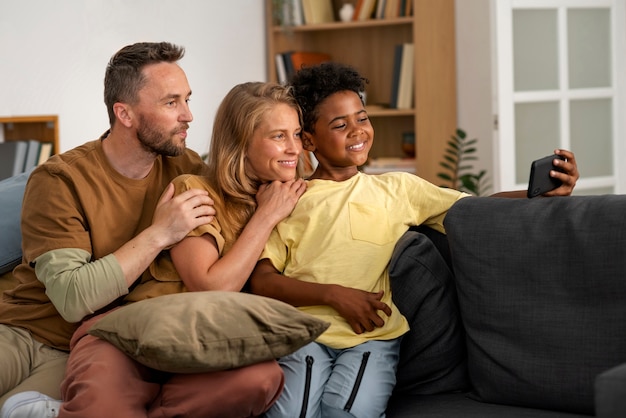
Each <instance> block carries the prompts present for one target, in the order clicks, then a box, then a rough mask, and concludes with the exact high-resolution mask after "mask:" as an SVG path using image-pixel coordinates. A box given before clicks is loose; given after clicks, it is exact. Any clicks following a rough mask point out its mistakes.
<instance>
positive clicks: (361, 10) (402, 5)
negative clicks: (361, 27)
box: [276, 0, 413, 26]
mask: <svg viewBox="0 0 626 418" xmlns="http://www.w3.org/2000/svg"><path fill="white" fill-rule="evenodd" d="M348 2H350V3H352V4H353V5H354V14H353V16H352V20H353V21H363V20H368V19H387V18H394V17H403V16H411V15H413V0H348ZM335 20H336V19H335V10H334V9H333V1H332V0H283V1H282V2H281V9H280V10H279V11H278V13H277V20H276V23H278V24H279V25H282V26H300V25H312V24H319V23H330V22H334V21H335Z"/></svg>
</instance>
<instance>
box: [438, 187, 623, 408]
mask: <svg viewBox="0 0 626 418" xmlns="http://www.w3.org/2000/svg"><path fill="white" fill-rule="evenodd" d="M624 214H626V196H615V195H606V196H572V197H552V198H537V199H504V198H466V199H462V200H460V201H459V202H457V203H455V205H454V206H453V207H452V208H451V209H450V211H449V213H448V214H447V216H446V219H445V223H444V224H445V227H446V231H447V234H448V241H449V245H450V251H451V254H452V261H453V266H454V273H455V280H456V285H457V291H458V298H459V306H460V310H461V316H462V318H463V323H464V325H465V330H466V334H467V350H468V371H469V376H470V380H471V382H472V385H473V388H474V391H475V395H476V396H477V397H478V398H479V399H482V400H484V401H487V402H495V403H503V404H511V405H521V406H529V407H535V408H546V409H555V410H562V411H570V412H576V413H586V414H593V411H594V402H593V398H594V379H595V376H596V375H597V374H599V373H601V372H603V371H605V370H607V369H609V368H611V367H613V366H615V365H617V364H620V363H622V362H624V361H625V360H626V321H625V320H624V318H626V303H624V301H625V300H626V280H624V274H625V273H624V272H625V271H626V257H625V255H626V253H625V252H624V251H625V248H626V216H624Z"/></svg>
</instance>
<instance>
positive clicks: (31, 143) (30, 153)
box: [22, 139, 41, 173]
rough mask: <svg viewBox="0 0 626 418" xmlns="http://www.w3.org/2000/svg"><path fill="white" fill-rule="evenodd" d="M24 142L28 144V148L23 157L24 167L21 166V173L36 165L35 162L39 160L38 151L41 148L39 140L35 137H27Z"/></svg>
mask: <svg viewBox="0 0 626 418" xmlns="http://www.w3.org/2000/svg"><path fill="white" fill-rule="evenodd" d="M25 142H26V144H27V145H28V148H27V150H26V157H25V158H24V168H22V173H23V172H25V171H28V170H30V169H31V168H33V167H36V166H37V163H38V162H39V151H40V149H41V142H39V141H37V140H36V139H29V140H27V141H25Z"/></svg>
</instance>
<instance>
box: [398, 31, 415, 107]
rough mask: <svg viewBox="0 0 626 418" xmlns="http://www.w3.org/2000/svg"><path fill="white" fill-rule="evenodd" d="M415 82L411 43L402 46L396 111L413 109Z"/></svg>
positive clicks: (413, 50) (413, 56)
mask: <svg viewBox="0 0 626 418" xmlns="http://www.w3.org/2000/svg"><path fill="white" fill-rule="evenodd" d="M414 80H415V48H414V47H413V44H411V43H405V44H402V64H401V65H400V79H399V82H398V103H397V106H396V107H397V108H398V109H411V108H413V96H414V94H413V90H414V88H413V87H414V85H415V83H414Z"/></svg>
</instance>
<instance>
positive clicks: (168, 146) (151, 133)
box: [137, 117, 189, 157]
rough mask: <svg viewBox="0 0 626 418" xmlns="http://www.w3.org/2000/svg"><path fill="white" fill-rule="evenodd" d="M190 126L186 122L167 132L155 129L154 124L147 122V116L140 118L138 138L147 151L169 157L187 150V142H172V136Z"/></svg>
mask: <svg viewBox="0 0 626 418" xmlns="http://www.w3.org/2000/svg"><path fill="white" fill-rule="evenodd" d="M187 128H189V125H187V124H184V125H181V126H180V127H178V128H177V129H175V130H173V131H172V132H169V133H166V132H164V131H161V130H157V129H153V128H152V124H150V123H148V122H146V120H145V118H143V117H141V118H140V125H139V128H138V129H137V139H139V142H141V144H142V145H143V147H144V148H145V149H146V151H149V152H153V153H155V154H158V155H165V156H168V157H176V156H178V155H182V154H183V152H185V143H184V142H182V143H181V145H176V144H174V143H173V142H172V139H171V137H172V136H173V135H176V133H178V132H179V131H180V130H183V129H187Z"/></svg>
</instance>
